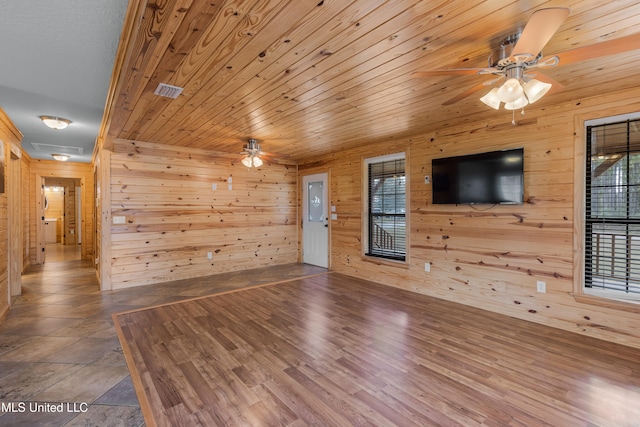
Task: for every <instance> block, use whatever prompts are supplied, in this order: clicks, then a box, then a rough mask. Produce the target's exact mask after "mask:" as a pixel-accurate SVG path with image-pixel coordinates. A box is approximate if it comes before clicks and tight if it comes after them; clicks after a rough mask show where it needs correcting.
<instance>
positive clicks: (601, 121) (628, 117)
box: [584, 111, 640, 144]
mask: <svg viewBox="0 0 640 427" xmlns="http://www.w3.org/2000/svg"><path fill="white" fill-rule="evenodd" d="M637 119H640V111H639V112H636V113H628V114H620V115H617V116H611V117H600V118H599V119H592V120H586V121H585V122H584V128H585V129H586V128H587V127H588V126H599V125H606V124H609V123H617V122H624V121H627V120H637ZM585 136H586V135H585ZM584 143H585V144H586V141H584Z"/></svg>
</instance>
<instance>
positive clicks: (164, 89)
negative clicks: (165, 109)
mask: <svg viewBox="0 0 640 427" xmlns="http://www.w3.org/2000/svg"><path fill="white" fill-rule="evenodd" d="M183 89H184V88H181V87H178V86H171V85H168V84H166V83H159V84H158V87H157V88H156V90H155V92H153V93H154V94H156V95H159V96H164V97H165V98H171V99H176V98H177V97H178V95H180V94H181V93H182V91H183Z"/></svg>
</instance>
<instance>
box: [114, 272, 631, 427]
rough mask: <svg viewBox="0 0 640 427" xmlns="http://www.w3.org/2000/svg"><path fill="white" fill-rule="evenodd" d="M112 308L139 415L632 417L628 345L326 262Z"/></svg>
mask: <svg viewBox="0 0 640 427" xmlns="http://www.w3.org/2000/svg"><path fill="white" fill-rule="evenodd" d="M114 320H115V323H116V326H117V329H118V333H119V336H120V340H121V342H122V343H123V348H124V351H125V356H126V358H127V362H128V363H129V367H130V371H131V372H132V378H133V382H134V385H135V387H136V390H137V392H138V396H139V398H140V400H141V407H142V410H143V414H144V415H145V421H146V422H147V425H150V426H151V425H158V426H178V425H179V426H197V425H203V426H210V425H228V426H300V425H322V426H346V425H370V426H430V425H446V426H455V425H459V426H475V425H484V426H596V425H599V426H638V425H640V350H636V349H633V348H629V347H625V346H621V345H616V344H613V343H609V342H605V341H600V340H596V339H591V338H588V337H584V336H580V335H576V334H572V333H569V332H565V331H561V330H557V329H553V328H550V327H546V326H543V325H538V324H533V323H529V322H526V321H522V320H517V319H513V318H509V317H506V316H502V315H498V314H493V313H489V312H485V311H482V310H478V309H474V308H472V307H467V306H463V305H458V304H454V303H450V302H446V301H441V300H436V299H433V298H430V297H426V296H422V295H418V294H414V293H410V292H405V291H402V290H398V289H395V288H390V287H385V286H381V285H377V284H374V283H370V282H367V281H363V280H358V279H354V278H350V277H347V276H344V275H340V274H331V273H328V274H322V275H316V276H312V277H307V278H301V279H297V280H292V281H287V282H282V283H278V284H273V285H269V286H263V287H259V288H254V289H250V290H242V291H238V292H231V293H226V294H222V295H217V296H211V297H205V298H200V299H195V300H190V301H186V302H180V303H175V304H168V305H163V306H159V307H155V308H150V309H145V310H141V311H136V312H130V313H126V314H119V315H114Z"/></svg>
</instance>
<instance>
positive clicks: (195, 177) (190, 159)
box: [102, 140, 298, 289]
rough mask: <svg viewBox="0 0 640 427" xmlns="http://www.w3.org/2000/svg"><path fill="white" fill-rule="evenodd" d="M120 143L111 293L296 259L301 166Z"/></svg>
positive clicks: (115, 158)
mask: <svg viewBox="0 0 640 427" xmlns="http://www.w3.org/2000/svg"><path fill="white" fill-rule="evenodd" d="M113 147H114V151H113V153H112V154H111V168H110V175H111V178H110V182H111V186H110V197H111V201H110V214H109V215H108V216H107V218H106V220H107V221H109V228H110V233H109V238H110V242H109V248H110V251H111V256H110V261H109V262H110V268H111V284H112V288H113V289H118V288H124V287H131V286H140V285H146V284H152V283H159V282H164V281H169V280H177V279H183V278H189V277H198V276H205V275H210V274H215V273H221V272H227V271H236V270H243V269H248V268H255V267H258V266H267V265H277V264H283V263H288V262H293V261H295V260H296V258H297V250H298V249H297V234H296V233H297V231H296V230H297V224H296V222H297V205H296V204H297V173H298V172H297V168H296V167H295V166H292V165H289V164H284V165H280V164H269V163H265V165H264V166H263V167H261V168H258V169H254V170H248V169H247V168H245V167H244V166H242V164H241V163H240V162H239V159H240V155H239V154H238V155H237V156H231V155H229V154H218V153H212V152H209V151H203V150H197V149H183V148H177V147H170V146H162V145H158V144H151V143H145V142H135V141H130V140H115V141H114V144H113ZM229 178H231V182H230V183H229V181H228V179H229ZM214 184H215V185H216V186H217V188H216V189H213V187H212V185H214ZM229 185H231V189H229V187H228V186H229ZM115 217H120V218H123V221H124V223H123V224H115V223H113V218H115ZM102 237H103V238H104V236H102ZM209 252H211V254H212V259H208V256H207V255H208V253H209Z"/></svg>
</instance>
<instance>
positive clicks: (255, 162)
mask: <svg viewBox="0 0 640 427" xmlns="http://www.w3.org/2000/svg"><path fill="white" fill-rule="evenodd" d="M242 164H243V165H245V166H246V167H248V168H251V167H256V168H259V167H260V166H262V159H261V158H260V157H253V156H247V157H245V158H244V159H242Z"/></svg>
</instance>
